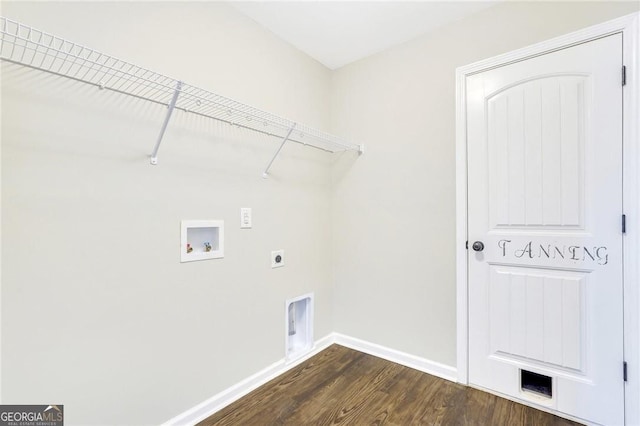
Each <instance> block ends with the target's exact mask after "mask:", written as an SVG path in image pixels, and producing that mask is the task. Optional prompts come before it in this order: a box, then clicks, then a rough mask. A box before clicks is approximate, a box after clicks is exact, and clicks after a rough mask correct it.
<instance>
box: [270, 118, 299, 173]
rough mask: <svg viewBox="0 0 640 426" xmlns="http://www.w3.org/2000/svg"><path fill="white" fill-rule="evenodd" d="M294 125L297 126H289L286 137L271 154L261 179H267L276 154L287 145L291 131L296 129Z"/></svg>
mask: <svg viewBox="0 0 640 426" xmlns="http://www.w3.org/2000/svg"><path fill="white" fill-rule="evenodd" d="M296 124H298V123H293V126H291V128H290V129H289V132H288V133H287V136H285V137H284V139H283V140H282V143H281V144H280V147H279V148H278V150H277V151H276V153H275V154H273V158H272V159H271V161H269V164H267V168H266V169H264V173H262V177H263V178H265V179H266V178H267V177H269V169H270V168H271V165H272V164H273V162H274V161H276V157H277V156H278V154H280V151H282V147H283V146H284V144H285V143H287V141H288V140H289V138H290V137H291V133H293V129H295V128H296Z"/></svg>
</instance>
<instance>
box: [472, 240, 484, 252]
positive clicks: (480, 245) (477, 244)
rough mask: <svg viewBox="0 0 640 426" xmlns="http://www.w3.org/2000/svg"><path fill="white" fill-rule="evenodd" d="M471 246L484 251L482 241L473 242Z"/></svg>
mask: <svg viewBox="0 0 640 426" xmlns="http://www.w3.org/2000/svg"><path fill="white" fill-rule="evenodd" d="M471 248H472V249H474V250H475V251H482V250H484V244H483V242H482V241H476V242H475V243H473V245H472V246H471Z"/></svg>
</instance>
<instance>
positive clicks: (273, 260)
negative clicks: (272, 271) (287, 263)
mask: <svg viewBox="0 0 640 426" xmlns="http://www.w3.org/2000/svg"><path fill="white" fill-rule="evenodd" d="M278 256H280V262H278V261H277V259H278ZM283 266H284V250H274V251H272V252H271V267H272V268H282V267H283Z"/></svg>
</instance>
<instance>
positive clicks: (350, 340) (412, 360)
mask: <svg viewBox="0 0 640 426" xmlns="http://www.w3.org/2000/svg"><path fill="white" fill-rule="evenodd" d="M333 339H334V343H337V344H338V345H342V346H346V347H347V348H351V349H354V350H356V351H360V352H364V353H366V354H369V355H373V356H377V357H378V358H382V359H386V360H387V361H391V362H395V363H396V364H400V365H404V366H405V367H409V368H413V369H415V370H419V371H422V372H424V373H427V374H431V375H432V376H436V377H440V378H441V379H445V380H450V381H452V382H457V381H458V370H457V368H455V367H451V366H449V365H445V364H440V363H439V362H435V361H431V360H428V359H426V358H421V357H418V356H415V355H411V354H408V353H406V352H400V351H397V350H395V349H391V348H387V347H385V346H381V345H378V344H376V343H371V342H367V341H364V340H360V339H356V338H355V337H350V336H345V335H344V334H340V333H333Z"/></svg>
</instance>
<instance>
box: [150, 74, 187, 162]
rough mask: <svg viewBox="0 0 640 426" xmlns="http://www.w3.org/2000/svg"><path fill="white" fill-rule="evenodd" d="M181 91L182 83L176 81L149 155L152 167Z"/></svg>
mask: <svg viewBox="0 0 640 426" xmlns="http://www.w3.org/2000/svg"><path fill="white" fill-rule="evenodd" d="M181 90H182V82H181V81H178V83H177V84H176V90H175V91H174V92H173V97H172V98H171V102H169V106H168V108H169V109H168V110H167V115H166V116H165V117H164V123H162V128H161V129H160V134H159V135H158V141H157V142H156V146H155V147H154V148H153V152H152V153H151V164H153V165H154V166H155V165H156V164H158V149H160V144H161V143H162V137H163V136H164V132H165V131H166V130H167V125H168V124H169V120H170V119H171V114H173V110H174V109H175V108H176V102H177V101H178V96H180V91H181Z"/></svg>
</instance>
